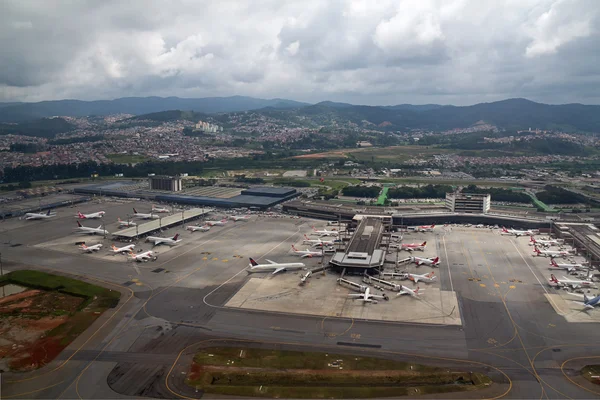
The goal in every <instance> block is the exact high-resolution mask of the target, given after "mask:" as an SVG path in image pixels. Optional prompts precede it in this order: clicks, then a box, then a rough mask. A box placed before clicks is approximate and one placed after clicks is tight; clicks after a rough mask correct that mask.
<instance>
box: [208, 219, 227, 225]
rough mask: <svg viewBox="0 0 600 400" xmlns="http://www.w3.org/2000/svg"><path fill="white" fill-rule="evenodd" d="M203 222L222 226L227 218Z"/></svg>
mask: <svg viewBox="0 0 600 400" xmlns="http://www.w3.org/2000/svg"><path fill="white" fill-rule="evenodd" d="M204 223H205V224H206V225H208V226H223V225H225V224H226V223H227V219H226V218H223V219H222V220H220V221H205V222H204Z"/></svg>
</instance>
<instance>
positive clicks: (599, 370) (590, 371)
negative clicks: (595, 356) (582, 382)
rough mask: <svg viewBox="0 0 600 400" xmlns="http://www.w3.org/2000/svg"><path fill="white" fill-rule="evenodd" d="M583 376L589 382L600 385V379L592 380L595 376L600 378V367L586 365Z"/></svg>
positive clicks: (582, 370)
mask: <svg viewBox="0 0 600 400" xmlns="http://www.w3.org/2000/svg"><path fill="white" fill-rule="evenodd" d="M581 375H582V376H583V377H584V378H585V379H587V380H588V381H590V382H592V383H595V384H596V385H600V379H598V378H592V377H593V376H600V365H586V366H585V367H583V368H582V369H581Z"/></svg>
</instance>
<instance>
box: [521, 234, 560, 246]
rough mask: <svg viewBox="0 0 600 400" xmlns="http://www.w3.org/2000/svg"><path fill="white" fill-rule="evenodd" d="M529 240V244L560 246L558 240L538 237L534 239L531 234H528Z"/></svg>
mask: <svg viewBox="0 0 600 400" xmlns="http://www.w3.org/2000/svg"><path fill="white" fill-rule="evenodd" d="M529 242H530V243H531V244H533V245H534V246H537V245H540V246H543V247H550V246H561V245H562V243H560V242H559V241H558V240H540V239H535V238H534V237H533V236H530V239H529Z"/></svg>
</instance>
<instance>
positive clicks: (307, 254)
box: [292, 245, 323, 258]
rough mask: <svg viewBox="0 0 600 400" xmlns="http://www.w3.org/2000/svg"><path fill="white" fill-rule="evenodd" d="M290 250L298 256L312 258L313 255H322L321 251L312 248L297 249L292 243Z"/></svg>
mask: <svg viewBox="0 0 600 400" xmlns="http://www.w3.org/2000/svg"><path fill="white" fill-rule="evenodd" d="M292 251H293V252H294V254H296V255H298V256H300V258H307V257H308V258H313V257H321V256H322V255H323V252H322V251H313V250H309V249H306V250H298V249H297V248H296V247H295V246H294V245H292Z"/></svg>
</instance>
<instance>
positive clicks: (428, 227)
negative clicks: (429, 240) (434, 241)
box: [408, 224, 435, 232]
mask: <svg viewBox="0 0 600 400" xmlns="http://www.w3.org/2000/svg"><path fill="white" fill-rule="evenodd" d="M434 228H435V224H432V225H421V226H409V227H408V230H409V231H418V232H431V231H433V230H434Z"/></svg>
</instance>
